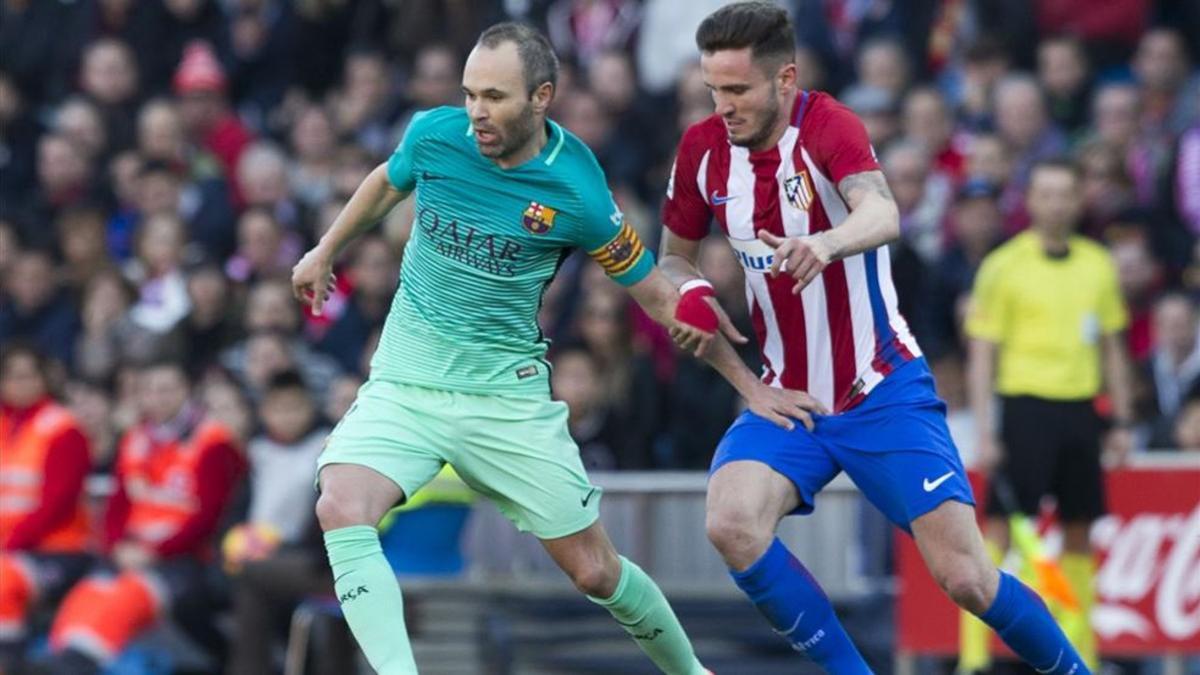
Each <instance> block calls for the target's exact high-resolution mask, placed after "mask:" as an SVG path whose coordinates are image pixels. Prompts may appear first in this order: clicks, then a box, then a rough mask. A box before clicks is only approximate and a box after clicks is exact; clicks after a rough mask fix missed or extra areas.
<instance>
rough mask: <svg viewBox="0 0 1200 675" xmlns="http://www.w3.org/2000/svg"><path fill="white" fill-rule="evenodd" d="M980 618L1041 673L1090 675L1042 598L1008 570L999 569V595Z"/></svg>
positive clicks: (1010, 647)
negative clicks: (1007, 571)
mask: <svg viewBox="0 0 1200 675" xmlns="http://www.w3.org/2000/svg"><path fill="white" fill-rule="evenodd" d="M979 618H980V619H982V620H983V622H984V623H986V624H987V625H989V626H991V627H992V628H993V629H994V630H995V631H996V634H998V635H999V636H1000V639H1001V640H1004V644H1006V645H1008V647H1009V649H1012V650H1013V652H1015V653H1016V654H1017V656H1020V657H1021V659H1022V660H1024V661H1025V663H1028V664H1029V665H1031V666H1033V667H1034V668H1035V669H1037V671H1038V672H1039V673H1045V674H1046V675H1090V673H1091V671H1090V670H1088V667H1087V666H1086V665H1085V664H1084V662H1083V659H1082V658H1080V657H1079V653H1078V652H1076V651H1075V648H1074V647H1072V646H1071V643H1070V642H1069V641H1068V640H1067V636H1065V635H1063V632H1062V629H1061V628H1059V627H1058V624H1056V623H1055V622H1054V618H1053V617H1052V616H1050V610H1048V609H1046V605H1045V604H1044V603H1043V602H1042V599H1041V598H1039V597H1038V595H1037V594H1036V593H1034V592H1033V591H1032V590H1030V589H1029V588H1028V587H1027V586H1026V585H1025V584H1023V583H1021V582H1020V581H1018V580H1016V579H1014V578H1013V577H1011V576H1009V575H1008V574H1005V573H1004V572H1001V573H1000V588H998V589H997V590H996V599H995V600H993V601H992V606H991V607H989V608H988V610H987V611H986V612H984V613H983V616H981V617H979Z"/></svg>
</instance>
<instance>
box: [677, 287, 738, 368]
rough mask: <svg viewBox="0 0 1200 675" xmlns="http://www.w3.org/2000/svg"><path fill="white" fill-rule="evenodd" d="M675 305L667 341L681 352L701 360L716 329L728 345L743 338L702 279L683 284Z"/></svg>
mask: <svg viewBox="0 0 1200 675" xmlns="http://www.w3.org/2000/svg"><path fill="white" fill-rule="evenodd" d="M679 293H680V298H679V304H677V305H676V306H675V323H674V325H673V326H671V328H670V331H669V332H670V334H671V339H672V340H674V341H675V345H676V346H678V347H679V348H680V349H682V350H684V351H688V352H691V353H693V354H694V355H695V356H696V357H698V358H699V357H703V356H704V355H705V354H706V353H707V352H708V348H709V346H710V345H711V344H712V341H713V339H714V338H715V337H716V333H717V330H718V329H719V330H720V331H721V333H723V334H724V335H725V337H726V338H728V339H729V340H730V341H731V342H735V343H737V344H744V343H745V342H746V341H747V340H746V336H744V335H742V334H741V333H740V332H739V331H738V329H737V328H735V327H734V325H733V322H732V321H730V320H729V315H728V314H726V313H725V310H723V309H721V305H720V304H719V303H718V302H717V299H716V297H715V295H714V293H713V287H712V284H710V283H708V282H707V281H704V280H703V279H695V280H692V281H689V282H687V283H686V284H684V285H683V287H681V288H680V289H679Z"/></svg>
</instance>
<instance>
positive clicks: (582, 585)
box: [567, 559, 621, 598]
mask: <svg viewBox="0 0 1200 675" xmlns="http://www.w3.org/2000/svg"><path fill="white" fill-rule="evenodd" d="M567 574H568V575H569V576H570V577H571V583H573V584H575V588H578V589H579V591H580V592H581V593H584V594H586V595H589V596H591V597H593V598H608V597H611V596H612V594H613V593H616V592H617V584H618V583H619V582H620V581H621V566H620V564H619V563H618V564H617V565H616V567H615V568H614V567H613V566H611V565H606V564H605V563H604V561H602V560H600V559H596V560H589V561H588V562H586V563H580V564H578V565H576V566H575V567H574V568H572V569H570V570H567Z"/></svg>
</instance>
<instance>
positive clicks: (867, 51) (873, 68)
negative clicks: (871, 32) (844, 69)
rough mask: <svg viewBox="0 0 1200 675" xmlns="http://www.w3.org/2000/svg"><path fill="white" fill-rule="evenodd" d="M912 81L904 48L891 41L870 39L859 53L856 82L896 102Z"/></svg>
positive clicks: (896, 41)
mask: <svg viewBox="0 0 1200 675" xmlns="http://www.w3.org/2000/svg"><path fill="white" fill-rule="evenodd" d="M911 77H912V65H911V64H910V63H909V59H908V53H907V52H905V51H904V46H903V45H902V44H901V43H900V42H899V41H898V40H895V39H892V38H873V39H871V40H869V41H868V42H866V43H865V44H863V46H862V48H861V49H859V50H858V81H859V83H860V84H862V85H865V86H868V87H875V88H878V89H882V90H884V91H886V92H887V93H888V96H889V97H890V98H891V99H892V100H899V99H900V98H901V97H902V96H903V95H904V92H905V90H906V89H908V85H909V80H910V78H911Z"/></svg>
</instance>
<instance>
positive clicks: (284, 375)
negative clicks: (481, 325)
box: [265, 370, 308, 394]
mask: <svg viewBox="0 0 1200 675" xmlns="http://www.w3.org/2000/svg"><path fill="white" fill-rule="evenodd" d="M296 389H299V390H301V391H303V392H304V393H305V394H307V393H308V384H307V383H305V381H304V376H303V375H301V374H300V372H299V371H297V370H282V371H280V372H278V373H275V374H274V375H272V376H271V377H270V379H268V380H267V387H266V392H265V393H266V394H273V393H277V392H281V391H291V390H296Z"/></svg>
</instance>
